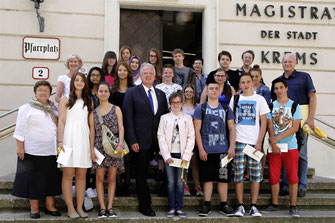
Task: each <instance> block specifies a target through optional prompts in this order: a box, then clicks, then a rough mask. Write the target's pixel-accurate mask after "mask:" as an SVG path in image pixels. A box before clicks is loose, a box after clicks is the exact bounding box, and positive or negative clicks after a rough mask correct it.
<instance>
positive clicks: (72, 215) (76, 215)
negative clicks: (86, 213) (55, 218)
mask: <svg viewBox="0 0 335 223" xmlns="http://www.w3.org/2000/svg"><path fill="white" fill-rule="evenodd" d="M67 216H68V217H69V218H71V219H75V218H79V214H78V213H77V212H76V211H74V212H71V213H70V212H68V213H67Z"/></svg>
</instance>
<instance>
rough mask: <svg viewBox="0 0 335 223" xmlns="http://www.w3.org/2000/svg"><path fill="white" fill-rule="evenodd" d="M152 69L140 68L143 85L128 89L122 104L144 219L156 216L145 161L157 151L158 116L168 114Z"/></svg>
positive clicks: (147, 65)
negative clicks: (156, 85) (155, 83)
mask: <svg viewBox="0 0 335 223" xmlns="http://www.w3.org/2000/svg"><path fill="white" fill-rule="evenodd" d="M155 76H156V75H155V68H154V67H153V66H152V65H151V64H149V63H143V64H142V66H141V68H140V77H141V80H142V84H141V85H138V86H135V87H132V88H129V89H128V90H127V92H126V95H125V98H124V102H123V107H122V110H123V114H124V120H125V137H126V141H127V143H128V145H130V147H131V149H132V153H133V159H134V163H135V165H136V192H137V196H138V199H139V211H140V212H141V213H142V214H143V215H146V216H156V214H155V212H154V211H153V210H152V208H151V196H150V191H149V187H148V184H147V170H148V162H149V160H150V158H152V156H153V152H154V151H155V150H158V141H157V130H158V124H159V120H160V117H161V116H162V115H163V114H165V113H167V112H168V105H167V101H166V97H165V94H164V92H163V91H161V90H158V89H156V88H154V87H153V82H154V80H155Z"/></svg>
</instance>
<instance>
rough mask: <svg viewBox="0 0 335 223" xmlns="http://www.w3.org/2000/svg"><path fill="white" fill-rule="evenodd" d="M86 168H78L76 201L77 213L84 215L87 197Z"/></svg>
mask: <svg viewBox="0 0 335 223" xmlns="http://www.w3.org/2000/svg"><path fill="white" fill-rule="evenodd" d="M86 171H87V169H86V168H76V196H77V197H76V200H77V212H78V214H79V213H83V212H84V211H83V203H84V196H85V184H86Z"/></svg>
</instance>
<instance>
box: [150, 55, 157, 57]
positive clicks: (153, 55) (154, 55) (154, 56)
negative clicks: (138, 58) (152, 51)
mask: <svg viewBox="0 0 335 223" xmlns="http://www.w3.org/2000/svg"><path fill="white" fill-rule="evenodd" d="M149 57H157V56H156V55H150V56H149Z"/></svg>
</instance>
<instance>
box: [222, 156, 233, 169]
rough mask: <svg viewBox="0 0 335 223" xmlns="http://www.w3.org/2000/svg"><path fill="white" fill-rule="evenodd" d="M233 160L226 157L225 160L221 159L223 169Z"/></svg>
mask: <svg viewBox="0 0 335 223" xmlns="http://www.w3.org/2000/svg"><path fill="white" fill-rule="evenodd" d="M232 160H233V158H230V159H228V156H225V157H224V158H223V159H221V167H225V166H226V165H227V164H228V163H229V162H230V161H232Z"/></svg>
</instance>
